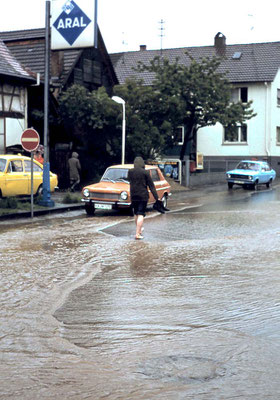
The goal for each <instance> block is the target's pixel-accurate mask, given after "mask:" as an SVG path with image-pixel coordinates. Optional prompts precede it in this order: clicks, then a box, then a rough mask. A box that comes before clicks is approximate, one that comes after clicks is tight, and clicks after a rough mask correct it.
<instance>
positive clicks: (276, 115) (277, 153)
mask: <svg viewBox="0 0 280 400" xmlns="http://www.w3.org/2000/svg"><path fill="white" fill-rule="evenodd" d="M277 89H280V70H278V73H277V75H276V78H275V80H274V82H273V83H272V84H271V110H272V111H271V137H270V143H269V150H270V153H271V156H272V157H277V158H278V159H279V161H280V144H277V129H276V128H277V127H280V106H278V105H277Z"/></svg>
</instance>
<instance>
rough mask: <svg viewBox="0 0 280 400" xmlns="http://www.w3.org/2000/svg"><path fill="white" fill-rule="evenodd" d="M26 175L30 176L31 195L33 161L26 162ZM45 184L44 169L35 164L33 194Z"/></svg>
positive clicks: (29, 188)
mask: <svg viewBox="0 0 280 400" xmlns="http://www.w3.org/2000/svg"><path fill="white" fill-rule="evenodd" d="M24 170H25V174H27V176H28V193H29V194H31V160H24ZM42 182H43V169H42V168H41V167H40V166H39V165H38V164H36V163H35V162H33V194H36V193H37V190H38V187H39V186H40V185H41V184H42Z"/></svg>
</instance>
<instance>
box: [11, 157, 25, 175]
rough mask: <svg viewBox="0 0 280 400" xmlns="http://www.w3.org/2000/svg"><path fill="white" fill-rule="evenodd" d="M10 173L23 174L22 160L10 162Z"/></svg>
mask: <svg viewBox="0 0 280 400" xmlns="http://www.w3.org/2000/svg"><path fill="white" fill-rule="evenodd" d="M10 171H11V172H23V167H22V162H21V160H14V161H11V162H10Z"/></svg>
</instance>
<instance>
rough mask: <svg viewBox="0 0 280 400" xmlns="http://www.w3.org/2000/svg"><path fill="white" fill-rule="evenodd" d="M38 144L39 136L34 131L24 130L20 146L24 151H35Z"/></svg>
mask: <svg viewBox="0 0 280 400" xmlns="http://www.w3.org/2000/svg"><path fill="white" fill-rule="evenodd" d="M39 144H40V136H39V133H38V132H37V131H35V129H32V128H30V129H25V131H23V132H22V135H21V145H22V147H23V148H24V150H25V151H30V152H31V151H35V150H36V149H37V147H38V146H39Z"/></svg>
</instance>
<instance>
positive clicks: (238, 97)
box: [231, 86, 249, 104]
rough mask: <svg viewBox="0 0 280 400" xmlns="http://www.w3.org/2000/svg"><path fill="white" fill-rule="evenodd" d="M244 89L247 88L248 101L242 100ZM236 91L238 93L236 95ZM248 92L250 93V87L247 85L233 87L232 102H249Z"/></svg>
mask: <svg viewBox="0 0 280 400" xmlns="http://www.w3.org/2000/svg"><path fill="white" fill-rule="evenodd" d="M242 89H247V101H242V100H241V99H242V96H241V91H242ZM234 93H235V94H236V95H235V96H234ZM248 94H249V89H248V87H247V86H242V87H233V88H232V92H231V101H232V103H234V102H238V101H242V103H244V104H245V103H248Z"/></svg>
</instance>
